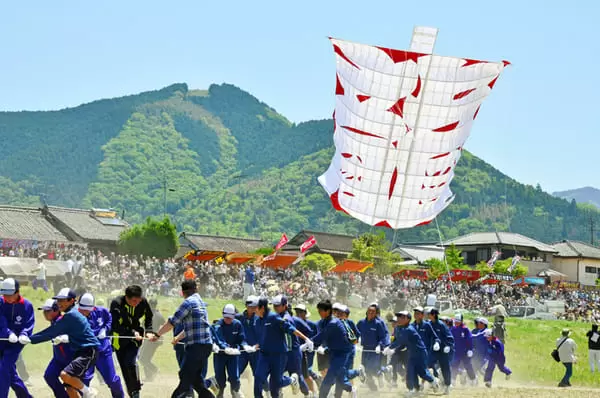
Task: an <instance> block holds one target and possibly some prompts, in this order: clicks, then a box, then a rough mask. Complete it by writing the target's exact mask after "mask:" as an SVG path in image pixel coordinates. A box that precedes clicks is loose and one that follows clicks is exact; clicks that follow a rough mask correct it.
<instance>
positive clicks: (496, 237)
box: [444, 232, 557, 253]
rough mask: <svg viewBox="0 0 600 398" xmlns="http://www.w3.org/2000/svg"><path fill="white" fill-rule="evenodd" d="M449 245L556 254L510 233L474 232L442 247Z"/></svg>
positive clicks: (445, 243)
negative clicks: (523, 249) (504, 248)
mask: <svg viewBox="0 0 600 398" xmlns="http://www.w3.org/2000/svg"><path fill="white" fill-rule="evenodd" d="M451 244H454V245H456V246H477V245H503V246H520V247H531V248H534V249H536V250H538V251H540V252H545V253H556V251H557V250H556V249H555V248H554V247H552V246H550V245H547V244H545V243H542V242H539V241H537V240H535V239H531V238H528V237H526V236H523V235H520V234H515V233H512V232H474V233H471V234H467V235H464V236H459V237H458V238H455V239H451V240H449V241H446V242H444V246H449V245H451Z"/></svg>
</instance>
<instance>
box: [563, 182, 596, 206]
mask: <svg viewBox="0 0 600 398" xmlns="http://www.w3.org/2000/svg"><path fill="white" fill-rule="evenodd" d="M552 195H554V196H556V197H558V198H562V199H566V200H572V199H575V201H576V202H577V203H589V204H592V205H594V206H596V207H597V208H599V209H600V189H598V188H594V187H583V188H577V189H570V190H567V191H559V192H554V193H553V194H552Z"/></svg>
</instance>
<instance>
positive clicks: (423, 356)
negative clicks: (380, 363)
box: [384, 311, 438, 395]
mask: <svg viewBox="0 0 600 398" xmlns="http://www.w3.org/2000/svg"><path fill="white" fill-rule="evenodd" d="M395 315H396V317H397V326H396V328H395V330H394V335H395V336H396V339H394V341H393V342H392V344H391V345H390V346H389V347H386V349H385V350H384V355H386V356H391V355H394V353H395V352H396V350H402V349H404V348H406V349H407V350H408V361H407V364H406V387H407V388H408V391H409V394H410V395H412V394H415V393H417V388H418V384H419V383H418V377H420V378H422V379H423V380H425V381H427V382H429V383H430V384H431V386H432V388H433V390H434V391H435V390H437V389H438V385H437V384H438V383H437V380H435V378H434V377H433V376H432V375H431V373H429V370H428V369H427V348H426V347H425V344H424V343H423V340H422V339H421V336H420V335H419V333H418V332H417V330H416V329H415V328H414V327H413V326H412V325H411V324H410V320H411V316H410V313H409V312H408V311H400V312H397V313H396V314H395Z"/></svg>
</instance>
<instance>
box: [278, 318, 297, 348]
mask: <svg viewBox="0 0 600 398" xmlns="http://www.w3.org/2000/svg"><path fill="white" fill-rule="evenodd" d="M279 316H281V317H282V318H283V319H285V320H286V321H288V322H289V323H291V324H292V325H294V327H296V323H295V322H294V317H292V316H291V315H290V313H289V312H287V311H285V312H283V313H281V314H279ZM296 329H298V328H297V327H296ZM285 338H286V341H287V347H288V351H293V350H296V349H297V348H298V347H300V338H299V337H296V336H294V335H291V334H288V335H286V336H285Z"/></svg>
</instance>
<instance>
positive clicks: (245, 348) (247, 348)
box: [242, 345, 256, 354]
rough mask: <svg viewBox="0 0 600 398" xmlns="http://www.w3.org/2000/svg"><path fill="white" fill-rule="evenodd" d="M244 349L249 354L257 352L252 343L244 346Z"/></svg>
mask: <svg viewBox="0 0 600 398" xmlns="http://www.w3.org/2000/svg"><path fill="white" fill-rule="evenodd" d="M242 348H243V349H244V351H246V352H247V353H248V354H252V353H253V352H256V348H255V347H252V346H250V345H245V346H243V347H242Z"/></svg>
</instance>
